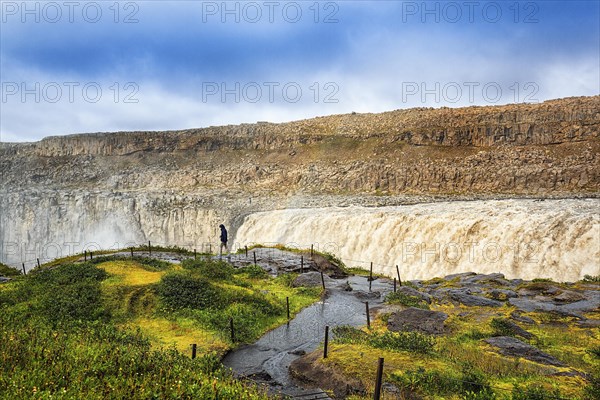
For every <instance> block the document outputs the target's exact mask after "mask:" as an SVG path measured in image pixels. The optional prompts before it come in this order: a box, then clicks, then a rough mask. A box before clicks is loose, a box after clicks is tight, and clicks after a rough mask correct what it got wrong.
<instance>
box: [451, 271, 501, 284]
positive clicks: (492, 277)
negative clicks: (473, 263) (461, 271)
mask: <svg viewBox="0 0 600 400" xmlns="http://www.w3.org/2000/svg"><path fill="white" fill-rule="evenodd" d="M462 281H463V282H464V283H482V282H495V283H499V284H501V285H506V286H508V285H509V284H510V283H509V282H508V281H507V280H506V278H505V277H504V274H500V273H495V274H487V275H485V274H478V275H475V276H470V277H467V278H464V279H462Z"/></svg>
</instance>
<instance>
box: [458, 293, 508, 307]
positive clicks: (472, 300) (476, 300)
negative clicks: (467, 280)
mask: <svg viewBox="0 0 600 400" xmlns="http://www.w3.org/2000/svg"><path fill="white" fill-rule="evenodd" d="M448 295H449V296H450V298H451V299H452V300H454V301H457V302H459V303H461V304H464V305H465V306H470V307H500V306H502V302H500V301H497V300H492V299H487V298H485V297H481V296H474V295H472V294H467V293H464V292H462V291H458V290H454V291H450V292H449V293H448Z"/></svg>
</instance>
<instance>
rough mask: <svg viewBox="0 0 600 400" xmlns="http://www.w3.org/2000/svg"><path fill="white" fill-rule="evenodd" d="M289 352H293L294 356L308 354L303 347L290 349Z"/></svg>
mask: <svg viewBox="0 0 600 400" xmlns="http://www.w3.org/2000/svg"><path fill="white" fill-rule="evenodd" d="M288 354H292V355H294V356H303V355H306V351H305V350H302V349H298V350H293V351H288Z"/></svg>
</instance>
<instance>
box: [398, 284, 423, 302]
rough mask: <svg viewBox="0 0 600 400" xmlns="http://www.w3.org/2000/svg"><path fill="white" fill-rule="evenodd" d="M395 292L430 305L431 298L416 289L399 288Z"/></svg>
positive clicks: (408, 287)
mask: <svg viewBox="0 0 600 400" xmlns="http://www.w3.org/2000/svg"><path fill="white" fill-rule="evenodd" d="M396 292H398V293H402V294H405V295H406V296H413V297H417V298H419V299H421V300H423V301H425V302H427V303H429V304H431V296H430V295H429V294H427V293H423V292H420V291H418V290H417V289H415V288H412V287H410V286H400V287H398V288H397V289H396Z"/></svg>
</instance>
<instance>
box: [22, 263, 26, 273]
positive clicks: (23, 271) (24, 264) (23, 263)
mask: <svg viewBox="0 0 600 400" xmlns="http://www.w3.org/2000/svg"><path fill="white" fill-rule="evenodd" d="M23 275H27V272H25V263H23Z"/></svg>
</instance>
